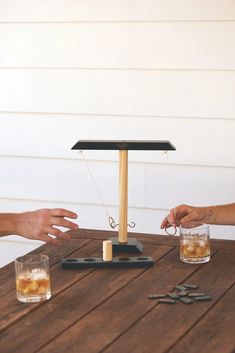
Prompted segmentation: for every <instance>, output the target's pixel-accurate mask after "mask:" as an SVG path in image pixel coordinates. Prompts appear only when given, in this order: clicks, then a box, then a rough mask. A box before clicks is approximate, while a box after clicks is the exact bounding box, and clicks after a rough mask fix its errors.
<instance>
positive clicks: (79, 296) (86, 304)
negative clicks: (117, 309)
mask: <svg viewBox="0 0 235 353" xmlns="http://www.w3.org/2000/svg"><path fill="white" fill-rule="evenodd" d="M96 243H97V241H96ZM88 247H89V245H88ZM99 248H100V247H99ZM171 249H172V248H171V247H166V246H161V247H159V246H152V245H148V246H146V250H145V251H146V255H148V254H152V256H153V258H154V259H155V261H157V260H158V259H159V258H161V257H162V256H164V255H165V254H166V253H168V252H169V251H171ZM84 251H85V248H84ZM79 254H81V251H80V252H79ZM91 255H92V256H93V254H91V253H87V256H91ZM85 271H88V270H79V271H75V270H62V269H60V270H58V277H57V278H59V276H60V277H61V278H64V281H65V282H66V280H67V277H68V278H69V282H70V283H71V281H73V278H71V277H73V276H74V278H75V279H76V282H75V283H73V285H71V286H70V287H69V288H67V289H65V290H63V292H61V293H60V294H59V295H57V296H56V297H55V298H53V300H50V301H48V302H45V303H44V304H43V305H40V306H39V307H37V308H36V309H35V310H33V311H32V312H30V315H27V316H25V317H24V318H23V319H22V320H18V322H16V323H13V324H12V325H11V327H10V329H9V330H5V331H3V332H2V333H1V334H0V351H4V353H8V352H9V353H10V352H17V353H21V352H25V351H26V350H27V353H29V352H35V351H36V350H38V349H40V347H42V346H43V345H44V344H46V343H47V342H49V341H50V340H52V339H53V338H54V337H56V336H57V335H60V333H61V332H63V331H64V330H66V328H68V327H70V326H71V325H72V324H73V323H75V322H77V321H78V320H79V319H81V318H82V317H83V316H85V315H86V314H87V313H89V312H90V311H91V310H92V309H94V308H95V307H97V306H98V305H100V304H101V303H102V302H103V301H105V300H107V299H108V298H109V297H110V296H112V295H113V294H114V293H116V292H117V291H119V290H120V289H121V288H122V287H124V286H125V285H126V284H128V283H129V282H130V281H132V280H133V279H134V278H136V277H138V276H140V275H141V274H143V273H144V272H146V269H145V268H139V269H137V268H136V269H129V270H128V271H127V270H126V269H117V270H113V269H105V270H103V269H102V270H95V271H94V270H93V272H92V273H90V274H89V275H87V276H86V277H85V278H84V277H83V278H82V279H80V280H78V279H79V276H81V274H80V272H83V273H84V272H85ZM90 271H91V270H90ZM59 272H60V273H59ZM60 283H61V286H63V285H64V284H63V281H62V280H60ZM26 347H27V349H26ZM57 352H60V348H57Z"/></svg>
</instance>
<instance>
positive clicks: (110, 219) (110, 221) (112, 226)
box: [109, 216, 119, 229]
mask: <svg viewBox="0 0 235 353" xmlns="http://www.w3.org/2000/svg"><path fill="white" fill-rule="evenodd" d="M109 225H110V227H111V228H113V229H115V228H116V227H118V226H119V224H116V223H115V221H114V219H113V217H111V216H109Z"/></svg>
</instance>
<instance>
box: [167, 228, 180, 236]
mask: <svg viewBox="0 0 235 353" xmlns="http://www.w3.org/2000/svg"><path fill="white" fill-rule="evenodd" d="M167 229H168V228H167V227H165V232H166V234H168V235H176V233H177V228H176V227H173V229H174V232H172V233H170V232H168V230H167Z"/></svg>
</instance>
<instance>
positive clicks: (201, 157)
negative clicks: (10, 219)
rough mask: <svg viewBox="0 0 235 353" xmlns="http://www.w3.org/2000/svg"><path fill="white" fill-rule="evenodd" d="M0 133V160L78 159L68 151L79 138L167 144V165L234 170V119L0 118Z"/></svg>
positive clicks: (160, 157)
mask: <svg viewBox="0 0 235 353" xmlns="http://www.w3.org/2000/svg"><path fill="white" fill-rule="evenodd" d="M0 131H2V132H3V133H2V134H1V139H0V155H5V156H19V157H20V156H25V157H43V158H52V159H53V158H60V159H79V160H83V157H82V155H81V154H80V153H79V152H78V151H74V150H73V151H71V147H72V146H73V145H74V144H75V143H76V142H77V141H78V140H79V139H94V140H95V139H127V140H128V139H130V140H134V139H137V140H170V141H171V142H172V143H173V144H174V145H175V146H176V152H174V151H170V152H168V160H169V163H172V164H180V165H199V166H200V165H202V166H210V167H235V158H234V150H235V139H234V133H235V119H205V118H204V119H195V118H193V119H190V118H179V117H178V118H177V117H173V118H154V117H153V118H151V117H147V116H146V117H134V116H133V117H127V116H103V115H102V116H86V115H83V116H78V115H66V114H65V115H56V114H51V115H50V114H32V113H29V114H26V113H18V114H15V113H7V114H6V113H0ZM24 136H27V138H24ZM58 136H61V138H58ZM84 157H85V158H86V159H87V160H97V161H99V160H104V161H118V152H117V151H105V152H104V151H84ZM128 158H129V161H131V162H137V163H160V164H165V163H167V158H166V155H165V154H164V153H162V152H160V151H154V152H152V151H147V152H146V151H144V152H142V151H130V152H129V157H128ZM228 172H229V171H228Z"/></svg>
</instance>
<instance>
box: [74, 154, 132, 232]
mask: <svg viewBox="0 0 235 353" xmlns="http://www.w3.org/2000/svg"><path fill="white" fill-rule="evenodd" d="M78 152H79V153H81V155H82V158H83V161H84V162H85V165H86V168H87V171H88V173H89V175H90V178H91V180H92V183H93V184H94V187H95V189H96V191H97V194H98V195H99V198H100V201H101V203H102V206H103V207H104V209H105V216H106V217H107V218H108V223H109V226H110V227H111V228H112V229H115V228H117V227H118V226H119V224H118V223H116V222H115V220H114V218H113V217H112V216H111V215H110V212H109V209H108V207H107V206H106V204H105V202H104V198H103V195H102V193H101V191H100V189H99V187H98V185H97V183H96V181H95V178H94V176H93V174H92V171H91V169H90V167H89V164H88V162H87V160H86V158H85V156H84V153H83V151H78ZM128 227H130V228H134V227H135V222H131V224H128Z"/></svg>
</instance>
